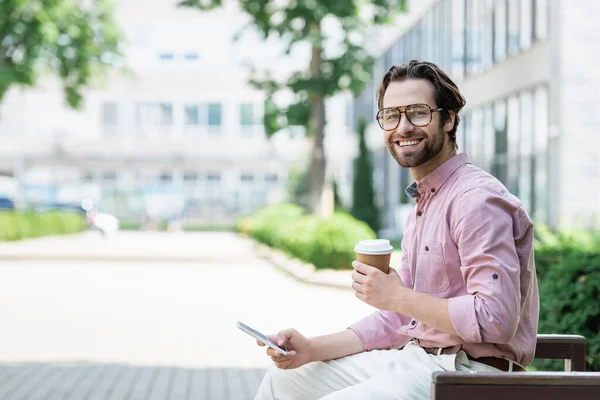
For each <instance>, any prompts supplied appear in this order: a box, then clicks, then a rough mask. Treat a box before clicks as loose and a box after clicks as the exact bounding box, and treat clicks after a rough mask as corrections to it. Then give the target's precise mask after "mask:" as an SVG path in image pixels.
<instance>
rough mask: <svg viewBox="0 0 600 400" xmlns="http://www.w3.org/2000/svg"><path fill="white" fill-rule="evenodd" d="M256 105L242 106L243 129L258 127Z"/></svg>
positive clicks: (241, 121)
mask: <svg viewBox="0 0 600 400" xmlns="http://www.w3.org/2000/svg"><path fill="white" fill-rule="evenodd" d="M256 122H257V121H256V117H255V114H254V104H252V103H244V104H241V105H240V123H241V125H242V126H243V127H247V126H254V125H256Z"/></svg>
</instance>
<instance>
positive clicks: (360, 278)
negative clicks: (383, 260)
mask: <svg viewBox="0 0 600 400" xmlns="http://www.w3.org/2000/svg"><path fill="white" fill-rule="evenodd" d="M365 279H366V276H364V275H363V274H361V273H360V272H358V271H356V270H354V271H352V280H353V281H354V282H358V283H364V282H365Z"/></svg>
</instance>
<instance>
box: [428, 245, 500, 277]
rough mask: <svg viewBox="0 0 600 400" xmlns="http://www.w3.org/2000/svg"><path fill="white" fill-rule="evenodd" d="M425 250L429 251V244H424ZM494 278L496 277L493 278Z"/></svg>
mask: <svg viewBox="0 0 600 400" xmlns="http://www.w3.org/2000/svg"><path fill="white" fill-rule="evenodd" d="M425 251H429V246H425ZM494 279H496V278H494Z"/></svg>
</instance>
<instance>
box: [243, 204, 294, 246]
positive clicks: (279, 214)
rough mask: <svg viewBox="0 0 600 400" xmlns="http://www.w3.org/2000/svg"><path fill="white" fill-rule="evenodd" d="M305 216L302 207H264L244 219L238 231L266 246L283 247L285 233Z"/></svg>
mask: <svg viewBox="0 0 600 400" xmlns="http://www.w3.org/2000/svg"><path fill="white" fill-rule="evenodd" d="M303 214H304V210H303V209H302V207H300V206H297V205H295V204H290V203H284V204H279V205H275V206H270V207H264V208H261V209H260V210H258V211H257V212H256V213H254V214H253V215H252V216H250V217H248V218H245V219H243V220H242V221H241V223H240V224H239V225H238V231H241V232H243V233H247V234H249V235H250V236H252V237H253V238H255V239H256V240H258V241H259V242H262V243H265V244H266V245H269V246H273V247H281V243H280V241H281V237H282V235H283V233H284V231H285V230H287V229H289V227H290V225H291V224H292V223H293V222H294V221H296V220H298V219H299V218H300V217H301V216H302V215H303Z"/></svg>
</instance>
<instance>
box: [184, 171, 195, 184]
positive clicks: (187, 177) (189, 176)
mask: <svg viewBox="0 0 600 400" xmlns="http://www.w3.org/2000/svg"><path fill="white" fill-rule="evenodd" d="M197 180H198V174H197V173H196V172H184V173H183V181H184V182H189V183H192V182H196V181H197Z"/></svg>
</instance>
